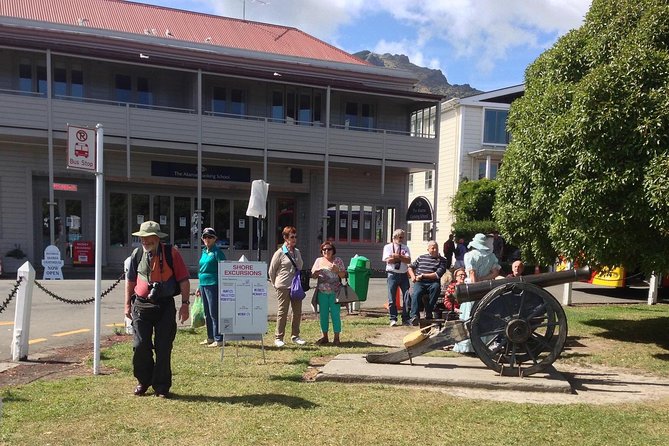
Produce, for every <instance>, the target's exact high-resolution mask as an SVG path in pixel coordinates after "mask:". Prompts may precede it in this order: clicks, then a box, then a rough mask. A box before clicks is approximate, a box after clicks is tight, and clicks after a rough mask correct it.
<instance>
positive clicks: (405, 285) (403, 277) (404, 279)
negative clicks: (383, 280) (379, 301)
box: [388, 273, 409, 321]
mask: <svg viewBox="0 0 669 446" xmlns="http://www.w3.org/2000/svg"><path fill="white" fill-rule="evenodd" d="M397 287H399V288H400V289H401V290H402V294H401V295H400V301H402V299H403V296H404V293H406V291H407V290H408V289H409V276H408V275H407V273H388V314H389V315H390V320H391V321H396V320H397V305H395V296H396V295H397ZM402 314H404V312H402Z"/></svg>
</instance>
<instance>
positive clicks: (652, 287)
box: [648, 272, 660, 305]
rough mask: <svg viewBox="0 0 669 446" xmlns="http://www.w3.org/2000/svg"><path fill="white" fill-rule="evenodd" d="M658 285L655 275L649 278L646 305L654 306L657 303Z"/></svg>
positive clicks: (658, 281) (658, 279)
mask: <svg viewBox="0 0 669 446" xmlns="http://www.w3.org/2000/svg"><path fill="white" fill-rule="evenodd" d="M659 283H660V277H658V275H657V273H655V272H654V273H653V274H651V276H650V283H649V284H648V305H655V304H656V303H657V288H658V286H659Z"/></svg>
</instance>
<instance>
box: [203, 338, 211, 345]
mask: <svg viewBox="0 0 669 446" xmlns="http://www.w3.org/2000/svg"><path fill="white" fill-rule="evenodd" d="M212 342H214V340H213V339H205V340H204V341H202V342H200V345H209V344H211V343H212Z"/></svg>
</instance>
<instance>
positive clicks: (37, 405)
mask: <svg viewBox="0 0 669 446" xmlns="http://www.w3.org/2000/svg"><path fill="white" fill-rule="evenodd" d="M566 311H567V319H568V322H569V341H568V343H576V342H580V343H586V344H589V345H593V346H595V347H596V348H593V349H589V350H588V351H587V353H585V354H584V353H578V354H575V353H571V351H570V349H567V350H566V351H565V353H564V355H563V358H562V359H560V361H563V362H566V363H573V364H579V365H588V364H598V365H605V366H614V367H625V368H626V369H628V370H630V371H634V372H637V373H644V374H653V375H656V376H662V377H669V362H668V360H669V330H668V328H669V306H666V305H656V306H652V307H649V306H645V305H638V306H597V307H576V308H567V309H566ZM386 324H387V320H386V318H362V317H345V318H344V328H343V336H342V338H343V340H344V341H345V342H346V344H345V345H343V346H341V347H334V346H325V347H318V346H314V345H313V344H310V345H307V346H304V347H296V346H293V345H292V344H290V343H289V344H287V346H286V347H285V348H284V349H281V350H277V349H275V348H274V347H271V348H267V350H266V354H267V363H266V364H263V361H262V356H261V352H260V349H259V345H258V343H244V344H243V345H242V346H241V347H240V353H241V354H243V355H245V356H240V357H235V355H234V352H235V349H234V347H231V346H228V347H226V355H228V356H226V358H225V360H224V361H223V362H221V360H220V350H219V349H207V348H203V347H201V346H199V345H197V343H198V342H199V341H201V340H202V339H203V338H204V334H203V333H204V331H203V329H198V330H195V331H189V330H181V331H180V332H179V334H178V336H177V339H176V342H175V350H174V353H173V364H172V365H173V370H174V386H173V388H172V391H173V392H174V398H173V399H170V400H163V399H160V398H154V397H143V398H138V397H135V396H133V395H132V389H133V387H134V385H135V381H134V378H133V377H132V370H131V365H130V358H131V346H130V344H129V343H128V342H124V343H119V344H116V345H114V346H113V347H111V348H109V349H106V350H104V351H103V355H102V363H103V366H104V367H105V370H106V369H113V372H112V373H108V374H103V375H98V376H93V375H87V376H83V377H82V376H79V377H69V378H64V379H58V380H40V381H36V382H33V383H31V384H28V385H23V386H18V387H12V388H4V389H2V390H0V397H1V398H2V400H3V402H4V406H3V408H2V410H3V413H2V416H1V418H0V422H1V424H0V442H2V444H7V445H24V444H25V445H36V444H40V445H42V444H50V445H60V444H67V445H84V444H85V445H112V444H115V445H116V444H161V445H172V444H192V445H199V444H207V445H211V444H230V445H310V444H318V445H365V444H368V445H383V444H392V445H412V446H416V445H426V444H429V445H432V444H434V445H443V444H463V445H485V444H493V443H502V444H514V443H517V444H535V445H544V444H551V445H664V444H669V400H667V399H663V400H660V401H652V402H651V401H649V402H647V403H635V404H617V405H551V404H541V405H540V404H518V403H506V402H495V401H487V400H472V399H465V398H458V397H454V396H450V395H448V394H446V393H444V392H442V391H439V390H436V389H435V390H427V389H416V388H410V387H404V388H402V387H396V386H389V385H381V384H378V385H377V384H342V383H335V382H307V381H304V379H303V375H304V374H305V372H306V371H307V369H308V367H309V363H310V361H312V360H313V361H316V362H319V361H320V362H321V363H322V362H323V361H325V360H327V358H329V357H332V356H334V355H337V354H339V353H365V352H368V351H370V350H372V349H374V348H377V347H374V346H372V345H371V344H369V343H368V342H367V341H366V340H367V339H368V338H369V337H371V336H373V334H374V333H375V332H376V331H377V330H378V329H381V328H385V327H386ZM273 329H274V327H273V324H270V333H272V331H273ZM302 332H303V337H304V338H305V339H308V340H311V341H313V340H315V339H316V338H317V335H318V333H317V332H318V325H317V321H311V320H309V321H304V322H303V329H302ZM271 340H272V336H271V334H268V335H267V336H266V337H265V345H271ZM444 354H445V353H444Z"/></svg>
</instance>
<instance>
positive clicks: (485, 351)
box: [366, 267, 590, 376]
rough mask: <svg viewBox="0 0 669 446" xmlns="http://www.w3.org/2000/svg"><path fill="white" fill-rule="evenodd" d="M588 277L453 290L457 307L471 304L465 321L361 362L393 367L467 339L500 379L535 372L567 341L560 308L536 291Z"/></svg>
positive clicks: (576, 272) (535, 278)
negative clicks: (473, 303) (467, 303)
mask: <svg viewBox="0 0 669 446" xmlns="http://www.w3.org/2000/svg"><path fill="white" fill-rule="evenodd" d="M588 277H590V268H588V267H584V268H579V269H572V270H566V271H560V272H554V273H544V274H535V275H530V276H521V277H513V278H506V279H497V280H486V281H482V282H477V283H473V284H462V285H458V286H457V287H456V294H455V296H456V299H457V300H458V302H460V303H463V302H471V301H476V303H475V305H474V309H473V310H472V313H471V314H472V316H471V318H470V319H468V320H466V321H461V320H458V321H449V322H444V323H443V324H440V325H431V326H428V327H425V328H423V329H421V333H417V334H418V336H417V337H414V339H417V340H418V342H416V343H413V342H412V343H405V347H403V348H400V349H397V350H394V351H391V352H372V353H368V354H367V355H366V359H367V361H368V362H372V363H385V364H397V363H400V362H404V361H407V360H408V361H411V359H412V358H414V357H416V356H419V355H422V354H425V353H427V352H430V351H433V350H436V349H439V348H442V347H444V346H446V345H449V344H453V343H456V342H460V341H463V340H466V339H470V340H471V343H472V347H473V349H474V352H475V354H476V356H477V357H478V358H479V359H480V360H481V361H482V362H483V363H484V364H485V365H486V366H487V367H488V368H490V369H492V370H494V371H496V372H498V373H499V374H501V375H506V376H512V375H515V376H528V375H531V374H534V373H537V372H540V371H542V370H544V369H545V368H546V367H548V366H550V365H551V364H553V362H554V361H555V360H556V359H557V358H558V357H559V356H560V354H561V353H562V350H563V349H564V344H565V342H566V339H567V319H566V316H565V313H564V310H563V309H562V305H561V304H560V303H559V302H558V301H557V299H556V298H555V297H553V295H552V294H550V293H549V292H548V291H546V290H545V289H543V288H542V287H548V286H553V285H560V284H564V283H569V282H574V281H577V280H581V279H586V278H588Z"/></svg>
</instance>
